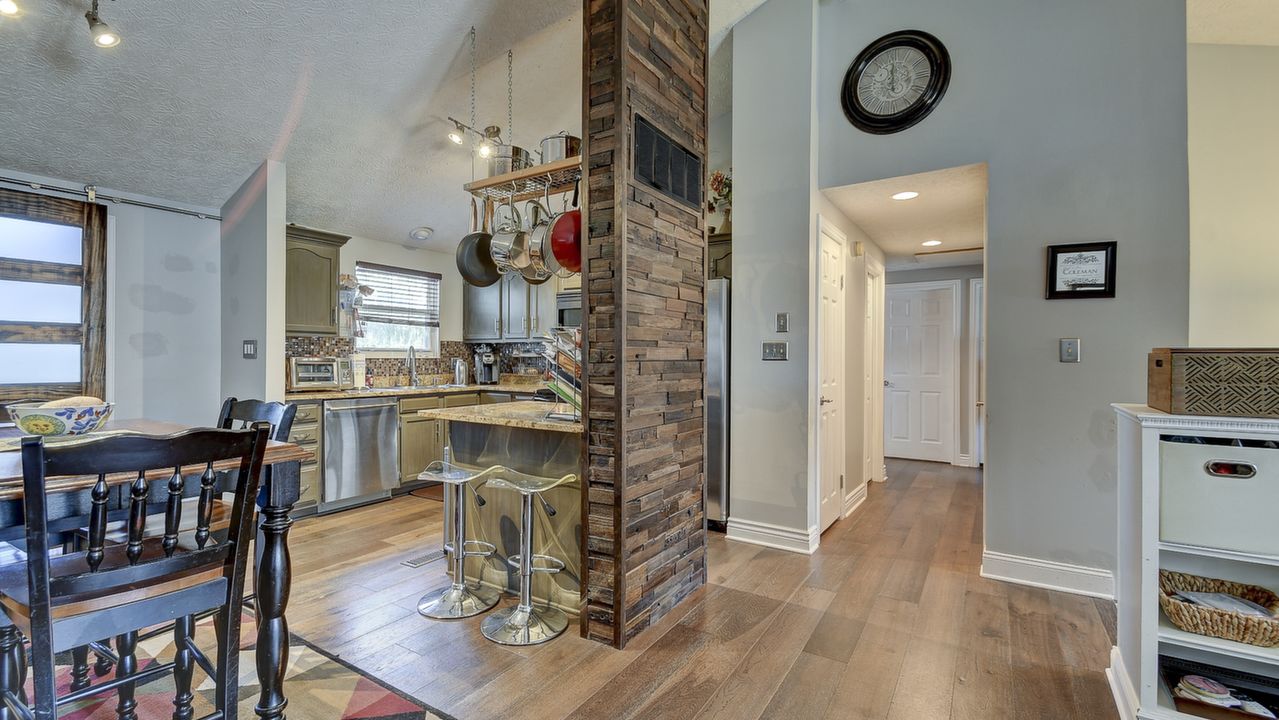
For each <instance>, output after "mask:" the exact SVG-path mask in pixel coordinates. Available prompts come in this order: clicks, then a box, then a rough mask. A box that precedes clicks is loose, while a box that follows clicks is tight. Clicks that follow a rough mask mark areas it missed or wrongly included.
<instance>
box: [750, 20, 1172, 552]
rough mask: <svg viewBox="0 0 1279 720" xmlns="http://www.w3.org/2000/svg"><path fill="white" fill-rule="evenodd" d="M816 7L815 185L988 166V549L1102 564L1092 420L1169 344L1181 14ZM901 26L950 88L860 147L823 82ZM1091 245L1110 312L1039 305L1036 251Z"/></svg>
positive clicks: (1109, 524) (1104, 469)
mask: <svg viewBox="0 0 1279 720" xmlns="http://www.w3.org/2000/svg"><path fill="white" fill-rule="evenodd" d="M774 1H776V0H774ZM820 6H821V21H820V23H819V28H820V30H819V33H820V40H819V47H820V50H819V71H820V76H819V87H820V88H822V92H821V93H820V94H819V126H820V128H821V132H820V146H821V167H820V184H821V186H822V187H835V186H841V185H847V184H851V183H856V182H863V181H867V180H874V179H879V178H885V177H893V176H897V175H904V174H909V173H916V172H923V171H926V170H935V169H939V168H945V167H954V166H958V165H966V164H969V163H975V162H987V163H989V166H990V195H989V200H988V233H989V244H988V249H987V279H988V285H987V291H988V321H989V330H988V333H989V335H988V346H987V348H988V352H989V364H988V371H987V378H988V381H989V389H988V393H987V402H988V403H989V406H988V410H989V443H988V455H987V472H986V546H987V548H988V549H990V550H994V551H999V552H1004V553H1009V554H1013V555H1020V556H1028V557H1032V558H1039V559H1045V560H1052V561H1058V562H1064V563H1072V564H1077V565H1082V566H1087V567H1096V568H1104V569H1112V568H1113V567H1114V563H1115V547H1114V546H1115V542H1116V539H1115V538H1116V526H1115V471H1114V466H1115V440H1114V419H1113V415H1112V413H1111V411H1110V409H1109V407H1108V406H1107V405H1108V403H1111V402H1116V401H1132V400H1141V399H1143V398H1144V397H1145V355H1146V353H1147V352H1148V351H1149V350H1150V348H1152V347H1156V346H1167V345H1177V344H1181V343H1184V342H1185V341H1186V328H1187V276H1188V257H1187V256H1188V252H1187V248H1188V239H1187V238H1188V226H1187V210H1186V204H1187V190H1186V177H1187V175H1186V173H1187V170H1186V70H1185V68H1186V42H1185V37H1186V34H1185V17H1186V13H1185V5H1184V2H1181V1H1179V0H1172V1H1169V0H1128V1H1126V2H1121V3H1116V2H1111V1H1110V0H1079V1H1078V2H1070V3H1038V2H1037V3H1027V2H1021V1H1019V0H972V1H971V2H965V3H953V2H947V1H946V0H912V1H911V2H909V3H877V2H873V1H871V0H827V1H824V2H822V3H821V4H820ZM905 27H919V28H922V29H925V30H930V31H933V32H935V33H937V34H938V36H939V37H940V38H941V40H942V41H943V42H944V43H945V44H946V45H947V47H948V48H949V50H950V54H951V57H952V59H953V61H954V67H955V72H954V76H953V78H952V80H951V84H950V89H949V92H948V93H947V96H946V98H945V100H944V101H943V102H942V104H941V105H940V107H939V108H938V110H937V111H936V112H934V113H933V114H932V115H931V116H930V117H929V118H928V119H927V120H925V121H924V122H923V123H921V124H920V125H917V126H916V127H914V128H912V129H910V130H908V131H906V132H903V133H901V134H898V135H893V136H888V137H877V136H872V135H867V134H864V133H861V132H859V131H858V130H856V129H855V128H853V127H852V126H850V125H849V124H848V123H847V122H846V121H845V119H844V117H843V114H842V111H841V109H840V107H839V101H838V97H837V95H838V92H837V89H838V87H839V82H840V79H841V77H842V75H843V73H844V71H845V69H846V68H847V66H848V64H849V62H851V60H852V59H853V56H854V55H855V54H856V52H857V49H858V48H861V47H863V46H865V44H867V43H869V42H870V41H872V40H874V39H875V38H876V37H879V36H880V35H882V34H884V33H887V32H890V31H893V30H897V29H901V28H905ZM738 47H739V48H740V45H739V46H738ZM1116 68H1123V71H1122V73H1121V74H1120V77H1121V79H1117V78H1116V76H1115V69H1116ZM1103 239H1107V240H1108V239H1114V240H1117V241H1118V242H1119V259H1118V297H1117V298H1116V299H1114V300H1087V301H1066V300H1058V301H1047V300H1044V299H1043V291H1044V289H1043V284H1044V278H1043V274H1044V246H1046V245H1049V244H1052V243H1065V242H1076V241H1085V240H1103ZM1059 337H1080V338H1082V339H1083V358H1084V362H1083V363H1081V364H1078V365H1065V364H1059V363H1058V362H1057V358H1056V346H1057V338H1059Z"/></svg>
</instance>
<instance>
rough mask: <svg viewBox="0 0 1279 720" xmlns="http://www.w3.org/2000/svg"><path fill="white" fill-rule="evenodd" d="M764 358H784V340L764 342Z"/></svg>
mask: <svg viewBox="0 0 1279 720" xmlns="http://www.w3.org/2000/svg"><path fill="white" fill-rule="evenodd" d="M764 359H765V360H785V359H787V358H786V343H784V342H766V343H764Z"/></svg>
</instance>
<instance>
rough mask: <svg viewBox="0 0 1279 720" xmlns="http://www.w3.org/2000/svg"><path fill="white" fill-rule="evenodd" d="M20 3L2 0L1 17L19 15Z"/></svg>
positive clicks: (0, 5) (0, 2)
mask: <svg viewBox="0 0 1279 720" xmlns="http://www.w3.org/2000/svg"><path fill="white" fill-rule="evenodd" d="M17 14H18V3H16V2H14V1H13V0H0V15H17Z"/></svg>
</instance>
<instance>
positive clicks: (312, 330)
mask: <svg viewBox="0 0 1279 720" xmlns="http://www.w3.org/2000/svg"><path fill="white" fill-rule="evenodd" d="M285 235H286V243H285V250H284V256H285V262H284V329H285V331H286V332H290V333H299V334H307V335H336V334H337V332H338V272H339V268H340V267H341V264H340V254H341V251H342V246H343V245H345V244H346V241H347V240H350V239H351V238H350V237H349V236H346V235H338V234H336V233H330V232H325V231H323V230H314V229H312V228H305V227H301V226H298V225H289V226H288V229H287V230H286V231H285Z"/></svg>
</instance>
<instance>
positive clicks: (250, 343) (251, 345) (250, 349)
mask: <svg viewBox="0 0 1279 720" xmlns="http://www.w3.org/2000/svg"><path fill="white" fill-rule="evenodd" d="M243 348H244V349H243V354H244V359H245V360H256V359H257V357H258V341H257V340H245V341H244V346H243Z"/></svg>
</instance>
